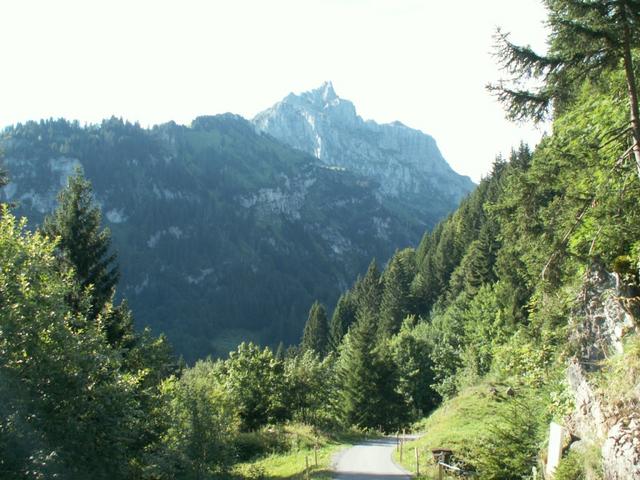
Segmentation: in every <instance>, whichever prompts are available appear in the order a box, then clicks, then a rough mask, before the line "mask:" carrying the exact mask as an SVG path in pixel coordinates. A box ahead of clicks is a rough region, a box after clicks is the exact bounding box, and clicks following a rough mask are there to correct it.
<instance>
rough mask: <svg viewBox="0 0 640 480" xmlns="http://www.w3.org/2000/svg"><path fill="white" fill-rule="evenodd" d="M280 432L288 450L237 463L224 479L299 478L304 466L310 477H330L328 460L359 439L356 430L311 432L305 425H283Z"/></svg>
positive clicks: (274, 479) (302, 475) (276, 479)
mask: <svg viewBox="0 0 640 480" xmlns="http://www.w3.org/2000/svg"><path fill="white" fill-rule="evenodd" d="M283 433H284V436H285V437H286V439H287V442H288V444H289V449H288V451H284V452H275V453H272V454H269V455H266V456H262V457H260V458H256V459H253V460H251V461H246V462H241V463H238V464H236V465H235V466H234V468H233V469H232V470H231V472H230V474H228V475H227V476H226V477H225V478H228V479H246V480H261V479H264V480H285V479H290V480H293V479H303V478H305V470H306V469H307V465H308V466H309V468H308V474H309V478H310V479H316V480H321V479H322V480H324V479H327V480H328V479H330V478H331V462H332V459H333V457H334V456H335V454H336V453H337V452H339V451H340V450H342V449H344V448H347V447H349V446H350V445H352V444H353V443H354V442H356V441H357V440H358V439H361V438H362V435H361V434H360V433H358V432H342V433H339V434H328V433H323V432H319V431H314V429H313V428H312V427H309V426H306V425H295V424H294V425H287V426H285V427H284V432H283ZM280 434H282V432H281V433H280ZM316 445H317V448H316ZM316 457H317V462H318V463H317V465H316Z"/></svg>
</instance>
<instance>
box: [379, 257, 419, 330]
mask: <svg viewBox="0 0 640 480" xmlns="http://www.w3.org/2000/svg"><path fill="white" fill-rule="evenodd" d="M412 257H413V251H412V250H410V249H406V250H403V251H402V252H397V253H396V254H395V255H394V256H393V257H392V258H391V261H390V262H389V265H388V266H387V269H386V270H385V272H384V275H383V292H382V300H381V303H380V321H379V324H378V334H379V335H380V337H381V338H389V337H391V336H392V335H395V334H396V333H398V331H399V330H400V326H401V325H402V321H403V320H404V318H405V317H406V316H407V315H408V314H409V313H410V309H411V280H412V274H413V270H412V269H411V268H410V265H407V263H411V262H412Z"/></svg>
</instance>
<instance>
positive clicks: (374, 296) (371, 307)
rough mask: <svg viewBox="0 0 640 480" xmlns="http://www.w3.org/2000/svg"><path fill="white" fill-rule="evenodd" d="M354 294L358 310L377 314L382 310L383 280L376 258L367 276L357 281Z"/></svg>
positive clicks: (370, 265) (372, 261)
mask: <svg viewBox="0 0 640 480" xmlns="http://www.w3.org/2000/svg"><path fill="white" fill-rule="evenodd" d="M353 296H354V300H355V302H356V305H357V309H358V312H360V311H364V310H368V311H370V312H372V313H374V314H377V313H378V311H379V310H380V300H381V297H382V282H381V279H380V271H379V270H378V264H377V263H376V260H375V258H374V259H373V260H371V263H370V264H369V268H368V269H367V273H366V274H365V276H364V277H363V278H359V279H358V280H357V281H356V284H355V286H354V288H353Z"/></svg>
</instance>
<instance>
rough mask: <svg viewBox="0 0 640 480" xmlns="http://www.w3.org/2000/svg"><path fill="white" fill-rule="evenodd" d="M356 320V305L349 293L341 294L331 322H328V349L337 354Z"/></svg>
mask: <svg viewBox="0 0 640 480" xmlns="http://www.w3.org/2000/svg"><path fill="white" fill-rule="evenodd" d="M355 319H356V304H355V302H354V299H353V296H352V295H351V293H350V292H346V293H343V294H342V295H340V298H339V299H338V304H337V305H336V308H335V310H334V311H333V315H332V316H331V321H330V322H329V348H330V349H331V350H332V351H334V352H337V351H338V347H339V346H340V344H341V343H342V339H343V338H344V336H345V335H346V334H347V332H348V331H349V328H350V327H351V325H352V324H353V322H355Z"/></svg>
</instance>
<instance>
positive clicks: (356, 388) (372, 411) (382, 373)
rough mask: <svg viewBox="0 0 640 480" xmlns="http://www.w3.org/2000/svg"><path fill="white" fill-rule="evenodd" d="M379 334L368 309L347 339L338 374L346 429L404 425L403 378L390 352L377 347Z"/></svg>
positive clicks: (343, 346) (341, 354) (386, 428)
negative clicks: (401, 386)
mask: <svg viewBox="0 0 640 480" xmlns="http://www.w3.org/2000/svg"><path fill="white" fill-rule="evenodd" d="M376 330H377V329H376V320H375V316H374V315H373V313H372V312H371V311H370V310H368V309H366V308H365V309H364V310H363V311H362V313H359V314H358V319H357V321H356V323H355V325H354V326H353V327H352V328H351V329H350V330H349V333H348V335H347V336H346V337H345V341H344V343H343V345H342V347H341V352H340V361H339V370H338V375H339V383H340V387H341V388H340V397H341V398H340V400H341V402H340V405H341V407H342V417H343V422H344V423H345V424H346V425H354V426H358V427H361V428H379V427H382V428H383V429H384V430H387V431H390V430H391V429H393V428H394V427H397V426H399V425H400V424H401V423H402V417H403V416H402V413H403V412H404V411H405V408H404V407H405V406H404V404H403V399H402V397H401V395H400V394H399V393H398V380H399V374H398V372H397V369H396V367H395V364H394V363H393V361H392V359H391V357H390V355H389V353H388V349H386V348H379V347H378V346H377V338H378V336H377V332H376Z"/></svg>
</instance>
